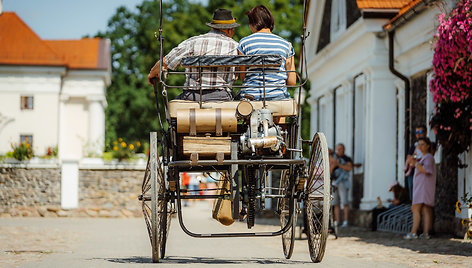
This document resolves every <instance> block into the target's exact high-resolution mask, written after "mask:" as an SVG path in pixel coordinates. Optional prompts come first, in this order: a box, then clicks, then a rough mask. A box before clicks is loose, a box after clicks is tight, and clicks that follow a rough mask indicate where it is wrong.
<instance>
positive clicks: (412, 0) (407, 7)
mask: <svg viewBox="0 0 472 268" xmlns="http://www.w3.org/2000/svg"><path fill="white" fill-rule="evenodd" d="M422 1H423V0H410V1H409V3H408V4H406V5H405V6H403V7H402V8H401V9H400V11H399V12H398V14H397V15H396V16H395V17H393V18H392V19H391V20H390V21H389V22H388V23H387V24H385V25H384V26H383V28H384V29H386V30H388V29H390V27H392V23H393V22H394V21H396V20H397V19H398V18H400V17H401V16H402V15H403V14H405V13H406V12H408V11H409V10H410V9H412V8H414V7H415V6H416V5H418V4H419V3H420V2H422Z"/></svg>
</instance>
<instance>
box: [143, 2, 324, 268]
mask: <svg viewBox="0 0 472 268" xmlns="http://www.w3.org/2000/svg"><path fill="white" fill-rule="evenodd" d="M160 9H161V10H160V11H161V12H160V14H161V15H160V16H161V17H160V27H159V33H158V35H157V34H156V35H157V36H156V37H157V38H158V40H159V42H160V59H162V58H163V56H164V53H163V41H164V39H163V36H162V0H161V1H160ZM303 14H304V16H303V29H302V35H301V55H300V69H301V71H300V73H302V74H303V73H304V70H305V71H306V59H305V51H304V49H305V45H304V42H305V40H306V38H307V34H306V27H305V20H306V18H305V16H306V1H304V12H303ZM277 64H279V62H278V61H277V58H275V59H274V57H272V55H268V56H262V57H258V58H256V57H254V56H252V57H251V56H230V57H228V56H209V57H205V56H203V57H193V58H190V59H186V60H185V62H182V64H181V65H182V66H183V67H186V68H188V67H193V68H195V67H196V68H197V69H198V72H197V74H198V75H202V74H204V73H205V70H204V68H208V67H238V66H245V67H258V68H261V69H262V75H263V77H265V74H266V72H270V71H271V70H270V67H271V66H276V65H277ZM159 69H160V74H159V81H158V82H159V84H160V85H161V90H159V89H158V85H157V84H158V83H157V81H156V83H154V93H155V98H156V100H155V101H156V106H157V117H158V121H159V126H160V131H159V132H151V133H150V153H149V157H148V162H147V166H146V170H145V175H144V179H143V184H142V189H141V194H140V195H139V197H138V199H139V200H140V201H141V202H142V211H143V214H144V218H145V222H146V226H147V230H148V234H149V237H150V242H151V248H152V260H153V262H159V260H160V259H163V258H164V257H165V254H166V251H165V250H166V241H167V237H168V232H169V228H170V222H171V219H172V214H173V213H177V217H178V220H179V224H180V227H181V228H182V230H183V231H184V232H185V233H186V234H187V235H189V236H192V237H195V238H217V237H267V236H278V235H281V236H282V246H283V251H284V255H285V258H287V259H289V258H290V257H291V256H292V252H293V247H294V238H295V226H296V223H297V214H298V211H299V210H300V209H301V207H302V206H303V207H304V208H305V209H306V211H307V213H306V215H307V219H306V228H307V236H308V247H309V252H310V258H311V260H312V261H313V262H320V261H321V260H322V259H323V256H324V252H325V247H326V239H327V236H328V220H329V213H330V201H331V195H330V180H329V160H328V150H327V143H326V138H325V136H324V134H323V133H316V134H315V135H314V137H313V140H309V141H306V140H302V139H301V134H300V124H301V102H300V100H301V90H302V87H303V86H304V85H305V83H306V79H303V78H302V76H300V75H299V74H298V73H297V81H300V83H299V84H297V85H295V86H292V87H295V88H296V89H295V90H298V101H294V100H293V99H289V100H283V101H270V100H267V101H266V98H265V96H266V95H265V89H266V84H265V82H264V85H263V86H262V87H261V88H262V90H263V92H264V98H263V100H262V101H257V102H255V101H251V100H241V101H228V102H203V101H202V98H201V96H202V90H204V89H202V87H201V86H199V87H198V88H196V89H197V90H198V92H199V94H200V100H199V101H198V102H193V101H178V100H173V101H169V100H168V96H167V89H168V88H173V87H176V86H171V85H168V84H167V83H166V80H167V77H168V76H169V75H179V74H182V72H179V71H164V70H162V66H160V68H159ZM245 72H246V73H247V72H248V71H245ZM249 72H250V71H249ZM235 73H238V71H235ZM187 74H188V72H187ZM303 77H307V75H306V74H305V75H304V76H303ZM264 81H265V79H264ZM234 87H235V88H237V87H242V86H234ZM287 87H289V86H287ZM160 101H162V102H163V103H164V105H163V107H161V105H160ZM162 108H164V109H163V112H164V114H165V121H166V123H167V124H164V123H163V121H162V118H161V109H162ZM164 125H167V128H164ZM201 143H204V144H205V145H207V146H203V147H208V148H210V149H208V148H202V149H201V148H198V146H197V145H199V144H201ZM302 144H309V145H310V146H309V148H310V151H309V159H305V158H304V157H303V146H302ZM211 148H213V149H211ZM159 149H160V153H159ZM214 171H216V172H219V173H220V174H222V178H223V180H226V181H225V182H227V183H228V185H229V187H221V185H220V187H219V188H217V189H211V190H217V191H218V192H217V194H211V195H200V194H198V193H199V192H200V190H198V192H197V193H195V192H192V191H190V190H187V189H183V187H182V185H181V180H180V174H181V173H182V172H214ZM273 171H280V174H281V176H280V185H279V187H269V186H268V185H267V183H266V180H267V178H268V175H269V173H270V172H273ZM267 198H270V199H272V200H275V201H276V202H275V203H276V208H275V211H276V213H277V214H279V215H280V225H281V226H280V229H279V230H277V231H274V232H235V233H233V232H224V233H195V232H193V231H191V230H189V229H188V228H187V227H186V225H185V223H184V220H183V217H182V214H183V212H182V202H183V201H184V200H188V199H214V200H231V210H232V212H231V217H232V218H233V220H241V219H242V213H245V215H246V217H245V221H246V223H247V226H248V229H251V228H252V227H253V226H254V225H255V215H256V210H257V209H263V208H264V200H265V199H267Z"/></svg>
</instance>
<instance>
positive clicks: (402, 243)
mask: <svg viewBox="0 0 472 268" xmlns="http://www.w3.org/2000/svg"><path fill="white" fill-rule="evenodd" d="M338 235H339V237H340V238H341V239H342V238H346V237H353V238H355V240H356V241H360V242H365V243H374V244H379V245H384V246H388V247H400V248H405V249H409V250H412V251H416V252H418V253H432V254H440V255H452V256H454V255H455V256H468V257H470V256H472V243H470V242H466V241H463V240H460V239H454V238H452V236H450V235H444V234H436V235H434V236H432V238H431V239H429V240H424V239H415V240H405V239H403V236H404V235H403V234H394V233H385V232H372V231H370V230H368V229H365V228H360V227H348V228H341V229H340V231H339V234H338Z"/></svg>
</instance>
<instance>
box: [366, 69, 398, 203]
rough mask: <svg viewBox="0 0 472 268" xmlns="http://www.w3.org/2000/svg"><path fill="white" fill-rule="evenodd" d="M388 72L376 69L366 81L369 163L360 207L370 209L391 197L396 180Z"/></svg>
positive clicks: (392, 89)
mask: <svg viewBox="0 0 472 268" xmlns="http://www.w3.org/2000/svg"><path fill="white" fill-rule="evenodd" d="M393 79H394V77H393V75H392V74H391V73H389V71H388V69H384V70H379V68H376V71H375V73H372V77H371V80H369V81H367V83H366V84H367V98H366V104H367V111H366V117H367V118H366V123H367V124H366V132H365V135H366V139H365V141H366V143H367V144H366V162H365V173H364V196H363V198H362V201H361V205H360V208H361V209H362V210H370V209H372V208H373V207H375V206H376V204H377V201H376V199H377V196H380V198H381V199H382V200H386V199H387V198H388V197H391V193H389V192H388V186H389V185H390V183H391V182H392V181H393V180H395V161H396V159H395V154H396V140H395V139H396V135H395V134H396V91H395V85H394V83H393Z"/></svg>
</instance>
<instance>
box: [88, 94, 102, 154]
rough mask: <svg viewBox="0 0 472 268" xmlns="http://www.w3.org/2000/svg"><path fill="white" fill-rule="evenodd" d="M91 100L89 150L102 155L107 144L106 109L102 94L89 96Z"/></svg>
mask: <svg viewBox="0 0 472 268" xmlns="http://www.w3.org/2000/svg"><path fill="white" fill-rule="evenodd" d="M87 101H89V105H88V107H89V129H88V145H89V148H88V149H89V152H88V153H91V154H92V155H93V156H95V157H101V156H102V153H103V149H104V145H105V109H104V104H103V102H104V99H103V97H101V96H97V97H94V96H92V97H87Z"/></svg>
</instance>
